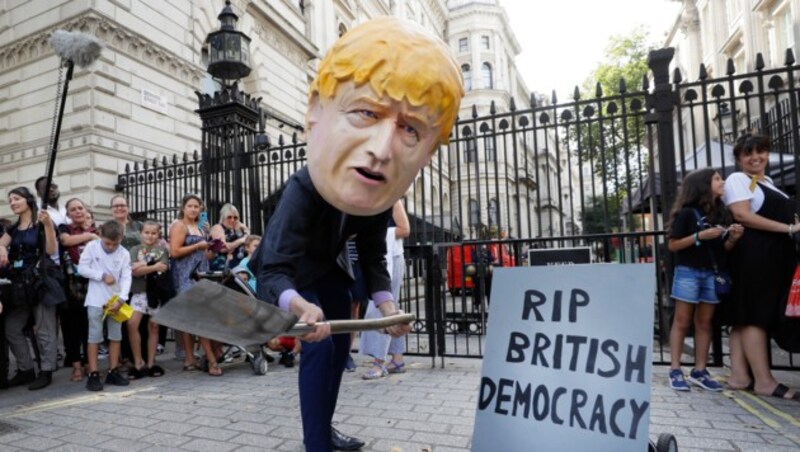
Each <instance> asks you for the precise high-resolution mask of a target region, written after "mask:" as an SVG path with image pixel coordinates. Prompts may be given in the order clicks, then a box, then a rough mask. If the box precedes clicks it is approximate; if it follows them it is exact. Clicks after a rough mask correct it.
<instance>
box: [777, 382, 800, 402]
mask: <svg viewBox="0 0 800 452" xmlns="http://www.w3.org/2000/svg"><path fill="white" fill-rule="evenodd" d="M788 392H789V387H788V386H786V385H785V384H783V383H778V386H775V389H774V390H773V391H772V394H771V396H772V397H777V398H779V399H783V400H800V393H799V392H797V391H794V394H792V396H791V397H786V394H787V393H788Z"/></svg>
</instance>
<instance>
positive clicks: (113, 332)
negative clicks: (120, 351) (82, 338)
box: [86, 306, 122, 344]
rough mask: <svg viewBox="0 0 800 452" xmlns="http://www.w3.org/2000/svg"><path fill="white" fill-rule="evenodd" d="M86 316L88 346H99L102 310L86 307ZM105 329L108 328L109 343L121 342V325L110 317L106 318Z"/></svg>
mask: <svg viewBox="0 0 800 452" xmlns="http://www.w3.org/2000/svg"><path fill="white" fill-rule="evenodd" d="M86 315H87V317H88V318H89V340H88V342H89V343H90V344H100V343H102V342H103V308H98V307H97V306H87V307H86ZM106 327H107V328H108V340H109V341H117V342H119V341H121V340H122V324H121V323H119V322H117V321H115V320H114V319H112V318H111V317H106Z"/></svg>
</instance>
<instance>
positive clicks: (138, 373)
mask: <svg viewBox="0 0 800 452" xmlns="http://www.w3.org/2000/svg"><path fill="white" fill-rule="evenodd" d="M146 376H147V366H142V367H140V368H138V369H137V368H135V367H132V368H131V370H129V371H128V380H141V379H142V378H144V377H146Z"/></svg>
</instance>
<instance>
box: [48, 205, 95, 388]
mask: <svg viewBox="0 0 800 452" xmlns="http://www.w3.org/2000/svg"><path fill="white" fill-rule="evenodd" d="M64 207H65V208H66V210H67V217H68V218H69V219H70V222H69V223H65V224H62V225H61V226H59V227H58V239H59V241H60V242H61V250H62V258H61V262H62V267H63V268H64V271H65V273H66V278H67V281H66V288H67V302H66V303H65V304H63V305H62V306H61V309H60V311H59V316H60V323H61V333H62V337H63V339H64V352H65V355H66V356H65V357H64V365H65V366H72V377H71V378H70V379H71V380H72V381H74V382H79V381H82V380H83V376H84V375H83V367H84V364H86V360H87V357H88V354H87V350H88V348H87V347H88V344H87V341H88V338H89V336H88V331H89V323H88V320H87V317H86V307H85V306H84V305H83V302H84V300H85V299H86V292H87V290H88V288H89V280H88V279H86V278H85V277H84V276H81V274H80V273H79V272H78V269H77V267H78V262H80V259H81V253H83V250H84V248H86V245H87V244H88V243H89V242H92V241H94V240H98V239H99V238H100V237H99V236H98V235H97V229H96V228H95V227H94V226H93V225H92V223H91V219H90V217H89V214H88V210H87V209H86V205H84V204H83V201H81V200H80V199H78V198H72V199H70V200H69V201H67V203H66V204H65V206H64Z"/></svg>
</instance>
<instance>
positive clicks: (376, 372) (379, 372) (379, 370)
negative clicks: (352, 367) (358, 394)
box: [361, 363, 389, 380]
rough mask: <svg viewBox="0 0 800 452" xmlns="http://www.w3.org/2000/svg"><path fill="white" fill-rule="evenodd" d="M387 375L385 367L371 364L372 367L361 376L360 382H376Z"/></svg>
mask: <svg viewBox="0 0 800 452" xmlns="http://www.w3.org/2000/svg"><path fill="white" fill-rule="evenodd" d="M387 375H389V371H388V370H386V366H384V365H383V364H377V363H373V364H372V367H370V369H369V370H368V371H366V372H364V375H362V376H361V379H362V380H377V379H378V378H383V377H385V376H387Z"/></svg>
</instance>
